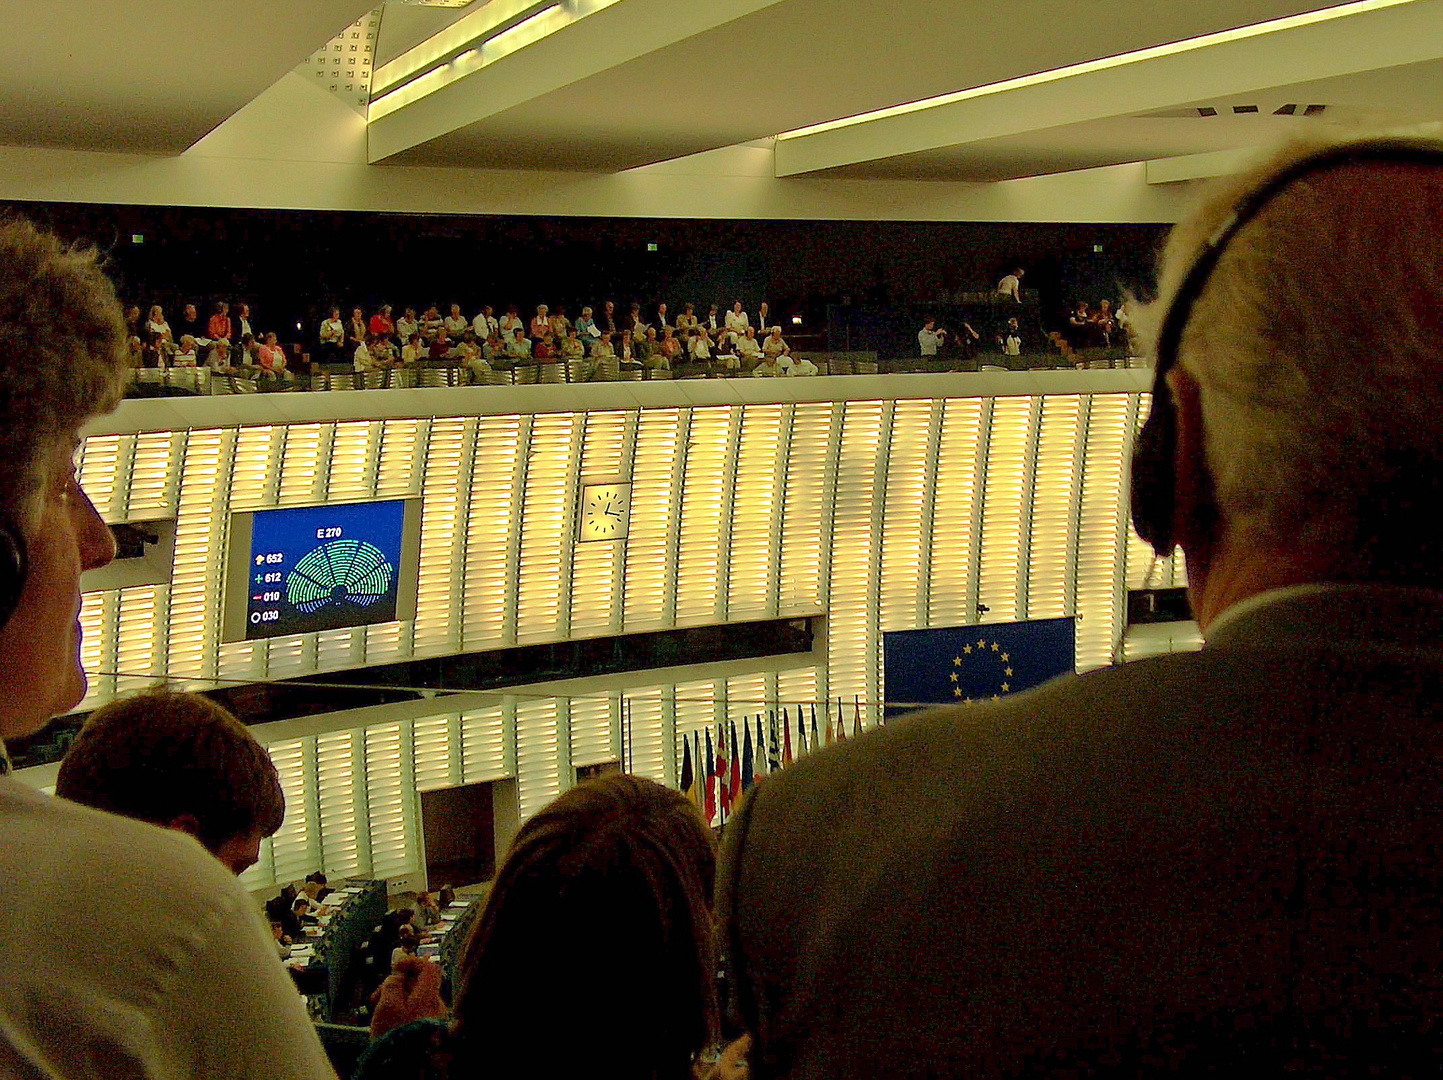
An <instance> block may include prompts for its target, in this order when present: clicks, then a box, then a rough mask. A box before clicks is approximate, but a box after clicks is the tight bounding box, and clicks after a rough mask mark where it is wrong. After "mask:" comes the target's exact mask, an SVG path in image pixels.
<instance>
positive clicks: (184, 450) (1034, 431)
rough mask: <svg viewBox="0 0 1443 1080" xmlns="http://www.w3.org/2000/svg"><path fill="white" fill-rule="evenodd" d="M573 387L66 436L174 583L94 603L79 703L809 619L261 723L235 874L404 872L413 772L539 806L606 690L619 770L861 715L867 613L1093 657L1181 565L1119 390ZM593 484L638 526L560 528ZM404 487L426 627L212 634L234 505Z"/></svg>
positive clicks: (878, 678) (602, 721)
mask: <svg viewBox="0 0 1443 1080" xmlns="http://www.w3.org/2000/svg"><path fill="white" fill-rule="evenodd" d="M1079 378H1080V377H1079ZM839 385H841V384H840V383H839ZM847 385H850V383H849V384H847ZM888 385H893V386H904V385H909V384H906V383H904V382H898V383H890V384H888ZM1029 385H1031V384H1030V383H1029ZM867 387H868V388H869V389H871V390H873V391H874V392H875V389H876V384H875V383H869V384H867ZM779 389H780V391H785V390H786V389H787V386H786V384H785V383H783V384H782V385H781V386H780V388H779ZM578 393H579V391H578ZM782 396H783V397H785V393H783V394H782ZM463 397H464V396H463V395H455V400H458V401H459V400H462V399H463ZM385 400H394V399H389V398H388V399H385ZM447 400H448V401H450V400H452V398H447ZM465 400H471V399H469V398H465ZM475 400H478V401H479V400H481V399H480V398H477V399H475ZM577 400H584V398H580V399H578V398H576V397H575V396H573V398H572V399H569V400H568V404H570V405H572V406H573V410H572V411H567V412H560V413H536V414H527V413H518V412H507V413H495V414H487V413H479V414H476V415H469V414H468V415H451V414H447V415H440V416H434V417H420V418H387V419H351V418H345V419H339V420H327V421H315V422H306V423H290V424H286V423H266V424H237V425H234V426H223V425H222V426H216V425H215V424H210V425H209V426H207V425H205V424H195V425H193V426H192V427H189V428H177V429H176V430H173V431H172V430H165V431H156V430H140V431H134V432H121V433H119V434H115V433H109V434H99V435H96V436H93V437H91V438H90V439H88V440H87V441H86V442H85V445H84V446H83V448H82V452H81V454H80V457H79V468H80V473H81V476H82V481H83V482H84V483H85V484H86V485H87V486H88V488H89V489H90V491H91V493H92V494H93V495H95V496H96V498H97V503H98V505H99V506H100V507H101V509H102V512H103V513H104V514H105V516H106V517H107V519H108V520H111V521H120V520H126V519H131V520H163V519H166V518H168V517H173V518H174V519H175V524H174V528H175V553H174V558H173V562H172V566H171V574H170V579H169V581H167V582H157V583H153V584H144V585H128V586H127V587H125V588H123V589H119V588H118V589H111V590H108V591H104V592H91V593H87V594H86V596H85V598H84V604H83V607H82V611H81V616H80V619H81V624H82V629H83V632H84V641H83V643H82V656H83V659H84V662H85V664H86V666H87V668H88V670H89V671H90V672H91V673H92V678H91V689H90V693H89V694H88V696H87V698H86V701H85V707H87V708H88V707H93V706H94V705H96V704H99V703H100V702H102V701H104V700H107V699H109V698H110V697H113V696H114V695H115V694H116V693H118V692H122V691H124V690H126V689H130V688H135V687H140V686H144V685H148V684H149V683H150V682H152V681H155V680H157V679H160V678H166V677H168V678H170V679H171V680H172V681H173V682H175V683H177V684H179V685H182V686H192V687H203V686H211V685H215V682H214V680H216V679H217V678H219V679H222V680H229V681H239V682H247V681H254V680H264V679H268V678H277V677H289V676H298V675H314V674H324V673H327V672H339V671H345V670H347V669H354V668H358V667H362V666H364V665H369V664H379V663H387V662H391V661H393V660H398V659H405V658H408V657H411V656H417V657H425V656H439V655H445V654H449V653H456V652H465V651H476V650H484V649H493V648H504V647H507V646H510V645H514V644H518V643H529V642H546V641H557V640H563V639H565V638H566V637H569V636H597V635H608V634H613V633H617V632H635V631H643V630H654V629H662V628H667V627H671V626H675V625H679V624H680V625H707V624H711V623H717V622H724V621H729V620H730V621H743V620H750V619H756V618H768V617H774V616H776V615H786V614H788V613H789V612H800V613H808V614H820V615H822V616H823V618H822V619H821V620H819V621H818V622H817V623H816V624H814V625H815V628H816V630H817V633H818V641H817V646H816V655H815V658H807V659H806V662H805V663H804V664H803V666H801V667H798V668H796V669H788V670H783V671H780V672H766V671H761V670H757V671H755V672H751V673H745V674H737V673H735V672H728V673H727V675H726V676H725V677H721V676H718V677H714V678H703V679H700V680H697V679H693V680H691V681H689V682H687V683H684V684H683V685H682V686H673V685H671V684H666V683H661V682H658V681H657V679H656V676H655V675H652V676H650V681H648V682H646V683H644V684H643V685H640V686H637V687H628V688H626V689H625V690H613V691H612V692H610V693H609V694H601V695H599V696H597V695H593V696H583V697H577V698H571V699H568V698H564V697H546V698H527V697H524V696H522V695H521V694H519V693H518V694H517V695H516V696H515V697H514V699H511V701H510V703H508V704H505V705H503V704H499V703H498V704H495V705H488V706H486V707H484V708H477V709H470V710H467V711H461V710H457V711H454V712H437V713H428V714H426V716H424V717H422V718H420V719H416V720H407V721H404V722H401V723H397V722H396V721H394V720H390V721H388V722H381V723H376V724H373V725H372V726H370V727H367V728H364V729H358V730H357V731H355V732H350V731H347V732H336V733H331V734H327V735H323V736H309V737H307V738H305V739H302V740H300V741H297V740H295V739H294V738H289V737H287V738H279V741H278V742H277V743H276V747H275V752H276V754H277V755H278V760H279V761H280V762H284V770H283V772H284V775H285V777H286V783H287V785H288V787H287V795H288V798H290V797H291V796H292V795H293V796H294V805H293V807H292V809H291V812H290V813H288V817H287V823H286V826H285V828H284V829H283V830H282V832H281V833H280V834H278V837H277V839H276V841H275V842H274V843H271V844H268V845H267V847H266V854H265V858H264V859H263V865H261V866H259V867H257V868H256V870H254V871H253V872H252V873H251V874H250V875H248V881H262V882H264V881H268V880H273V879H274V877H275V876H276V875H280V876H281V877H285V876H286V875H288V874H290V873H291V871H292V870H295V871H297V873H298V874H299V873H304V872H306V871H308V870H312V869H316V868H317V865H322V864H324V865H325V866H326V868H327V869H330V870H333V871H337V872H351V871H356V872H365V873H369V872H377V873H383V874H390V873H405V872H409V870H410V869H412V868H413V867H414V862H415V857H416V850H415V849H416V845H415V828H416V824H415V821H414V820H413V819H414V816H415V811H414V798H415V792H416V790H417V788H418V786H425V787H434V786H439V785H444V784H449V783H457V782H462V781H465V782H475V781H480V780H490V779H502V778H515V779H516V781H517V785H518V796H519V798H520V801H521V804H522V806H523V815H524V814H529V813H531V812H534V810H535V809H536V808H538V807H539V806H541V805H544V803H545V801H546V800H547V799H549V798H551V797H552V796H554V795H555V794H556V793H557V792H559V791H561V790H564V789H565V788H566V787H568V786H569V785H570V783H571V782H572V769H574V768H575V767H576V766H578V765H584V764H590V763H595V762H599V761H605V760H610V759H611V758H612V757H613V756H614V755H615V753H616V748H617V747H618V746H620V745H621V743H622V740H623V725H622V701H623V699H624V701H625V703H626V704H627V705H629V707H630V712H629V718H628V723H627V725H626V735H625V741H626V747H625V752H626V755H627V759H628V762H629V764H630V765H631V766H632V767H633V768H634V769H635V770H636V771H638V772H640V773H641V774H643V775H647V776H651V777H654V778H656V779H658V780H661V781H666V782H675V779H676V778H677V776H678V775H679V769H680V756H679V751H680V746H681V744H680V741H679V739H678V733H685V732H689V731H697V730H701V729H702V728H703V727H709V728H710V729H711V730H712V731H713V734H714V732H715V723H716V721H717V720H719V719H726V720H728V722H729V721H730V720H731V719H732V718H733V717H735V718H736V719H737V720H738V721H741V720H742V719H743V718H746V717H754V716H755V715H756V713H757V712H758V710H761V711H766V710H770V709H774V708H776V707H777V705H778V703H780V704H781V705H782V706H784V707H786V709H787V713H788V717H789V721H790V725H791V727H792V729H793V736H794V742H795V721H796V715H795V707H796V705H797V704H798V703H800V704H801V705H802V706H803V711H804V716H805V717H806V718H807V721H808V728H809V729H810V703H811V702H812V701H814V700H815V701H823V702H827V701H829V702H830V703H831V705H830V708H827V706H825V705H824V706H823V707H824V708H827V711H828V712H830V713H831V714H832V715H833V716H834V715H835V708H836V706H835V702H836V700H837V699H838V698H841V699H842V700H843V701H844V702H845V711H846V715H847V719H848V730H849V732H850V729H851V723H852V709H853V704H852V703H853V700H854V699H856V700H858V701H860V702H861V703H862V707H863V716H864V722H865V724H866V725H867V726H870V725H871V724H873V723H875V722H876V719H877V717H878V715H879V712H878V705H879V701H878V699H879V698H880V694H881V686H882V671H881V656H880V651H881V650H880V642H881V634H882V633H883V632H884V631H885V630H889V629H908V628H915V627H924V626H947V625H956V624H966V623H971V622H978V621H988V622H990V621H1000V620H1006V619H1012V618H1022V617H1028V616H1031V617H1041V616H1052V615H1058V614H1074V613H1076V614H1078V615H1080V616H1081V622H1080V623H1079V625H1078V649H1077V662H1078V666H1079V667H1080V668H1082V669H1084V670H1085V669H1088V668H1091V667H1095V666H1098V665H1100V664H1105V663H1107V662H1108V661H1109V659H1110V657H1111V656H1112V653H1113V650H1114V649H1115V648H1117V643H1118V642H1119V641H1120V640H1121V632H1122V626H1123V620H1124V615H1125V587H1126V586H1127V585H1129V584H1130V585H1132V586H1133V587H1137V586H1138V585H1140V584H1142V582H1143V581H1144V580H1147V581H1148V582H1149V583H1150V584H1152V585H1171V584H1182V583H1183V580H1184V579H1183V574H1182V567H1181V563H1180V561H1178V562H1176V563H1175V562H1174V561H1173V560H1163V561H1161V562H1159V563H1157V564H1156V565H1155V566H1154V560H1152V559H1151V558H1150V554H1149V552H1148V551H1147V550H1146V548H1145V546H1143V545H1141V544H1140V542H1138V541H1137V540H1136V538H1135V537H1134V536H1133V534H1132V533H1131V530H1130V529H1128V528H1127V527H1126V525H1125V522H1126V510H1125V508H1126V500H1127V492H1126V484H1125V479H1126V452H1127V446H1128V443H1129V440H1130V438H1131V433H1132V432H1133V431H1134V430H1135V429H1136V427H1137V425H1138V424H1139V423H1140V421H1141V419H1142V417H1143V416H1144V415H1145V411H1146V394H1145V393H1144V392H1142V391H1141V390H1138V389H1129V390H1124V391H1111V392H1106V393H1103V392H1092V391H1087V390H1082V391H1079V390H1078V389H1077V388H1076V387H1074V388H1072V389H1071V390H1069V391H1068V392H1066V393H1062V392H1058V393H1047V394H1038V393H1033V392H1030V391H1029V393H1027V394H1018V395H1014V396H1006V395H1003V396H979V397H971V398H968V397H944V396H917V397H913V398H905V397H903V398H898V399H895V400H891V399H887V400H882V399H878V398H876V397H875V396H863V395H862V394H860V393H859V394H858V396H857V397H856V398H854V399H843V400H836V401H820V402H807V401H795V402H793V401H775V400H772V401H760V402H756V403H743V402H740V401H735V402H731V403H723V404H718V403H716V401H717V398H716V397H715V396H712V397H710V398H709V399H708V398H706V397H705V395H703V398H701V399H698V400H705V401H707V403H705V404H695V403H690V404H663V405H655V406H652V405H647V406H641V405H636V406H631V407H619V406H618V405H616V404H615V402H616V400H617V399H616V398H612V399H611V402H612V403H611V404H610V405H608V407H607V408H605V409H597V410H594V411H590V412H587V411H584V410H578V409H576V408H574V406H575V405H576V402H577ZM678 400H682V401H685V400H686V395H685V394H682V393H681V392H680V389H679V390H678ZM184 404H185V403H181V406H177V407H178V408H179V407H183V406H184ZM121 415H124V414H121ZM602 479H605V480H611V479H619V480H622V481H629V482H630V483H631V485H632V502H631V523H630V535H629V537H628V539H627V540H626V541H625V542H617V543H598V544H590V545H586V544H578V543H576V541H575V522H576V514H577V500H578V498H579V492H580V487H581V485H582V484H584V483H587V482H594V481H597V480H602ZM404 496H420V497H421V498H422V500H423V507H422V530H423V547H424V552H423V560H422V567H421V581H420V595H419V597H418V618H417V619H416V620H414V621H413V622H400V623H391V624H382V625H378V626H370V627H366V628H364V629H356V630H341V631H329V632H326V633H322V634H310V635H299V636H292V637H288V638H287V637H282V638H276V639H272V640H270V641H268V642H266V641H263V642H256V643H244V642H242V643H232V644H228V645H225V646H221V645H220V644H219V634H220V625H219V624H220V603H221V596H220V587H221V586H220V583H221V581H222V580H223V576H224V574H223V571H224V568H225V553H226V543H227V530H228V523H229V520H230V515H231V514H232V513H233V512H235V511H237V510H255V509H264V508H268V507H273V506H280V505H302V504H305V503H312V502H322V501H325V500H327V499H334V500H344V501H351V500H356V499H367V498H395V497H404ZM979 604H980V605H983V606H985V607H986V608H987V609H988V610H986V611H979V610H978V605H979ZM436 704H440V702H439V701H438V702H437V703H436ZM819 720H820V721H822V724H821V726H822V727H823V729H824V728H825V722H824V715H820V716H819ZM728 730H730V728H729V726H728ZM738 730H739V731H740V723H739V725H738ZM748 730H750V731H753V733H754V731H755V726H754V723H753V724H749V725H748ZM754 750H757V752H758V755H759V756H760V751H759V749H758V748H754Z"/></svg>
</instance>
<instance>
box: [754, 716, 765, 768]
mask: <svg viewBox="0 0 1443 1080" xmlns="http://www.w3.org/2000/svg"><path fill="white" fill-rule="evenodd" d="M756 764H757V769H756V774H757V776H762V775H764V774H765V773H766V771H767V740H766V737H765V735H764V734H763V732H762V714H761V713H757V758H756Z"/></svg>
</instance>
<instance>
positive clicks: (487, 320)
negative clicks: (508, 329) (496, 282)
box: [471, 304, 501, 341]
mask: <svg viewBox="0 0 1443 1080" xmlns="http://www.w3.org/2000/svg"><path fill="white" fill-rule="evenodd" d="M471 329H472V331H473V332H474V333H475V335H476V340H477V341H485V340H486V339H487V338H489V337H490V336H491V335H492V334H494V333H496V331H497V330H499V329H501V326H500V324H499V323H497V321H496V316H494V315H492V314H491V305H490V304H486V305H485V306H483V307H482V308H481V313H480V314H479V315H477V316H476V318H475V319H473V320H472V321H471Z"/></svg>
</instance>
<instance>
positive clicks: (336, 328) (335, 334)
mask: <svg viewBox="0 0 1443 1080" xmlns="http://www.w3.org/2000/svg"><path fill="white" fill-rule="evenodd" d="M318 336H319V338H320V342H321V357H322V359H325V360H336V359H337V358H339V357H340V355H341V343H342V342H343V341H344V340H345V338H346V324H345V323H343V322H341V309H340V308H338V307H333V308H331V310H330V313H329V314H328V315H327V316H326V317H325V318H324V319H322V320H321V331H320V334H319V335H318Z"/></svg>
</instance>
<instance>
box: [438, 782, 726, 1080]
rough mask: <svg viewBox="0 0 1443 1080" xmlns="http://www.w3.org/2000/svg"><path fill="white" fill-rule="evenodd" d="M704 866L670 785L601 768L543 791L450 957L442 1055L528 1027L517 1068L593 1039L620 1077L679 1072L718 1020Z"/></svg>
mask: <svg viewBox="0 0 1443 1080" xmlns="http://www.w3.org/2000/svg"><path fill="white" fill-rule="evenodd" d="M715 875H716V852H715V848H714V845H713V843H712V838H711V833H710V831H709V830H708V829H707V828H706V826H705V824H704V823H703V822H702V820H701V815H700V814H698V813H697V810H696V808H695V807H694V806H693V805H692V804H691V803H690V802H688V801H687V800H686V798H685V797H684V796H682V795H681V793H680V792H676V791H672V790H670V789H668V788H664V787H662V786H660V785H659V784H655V783H653V782H652V781H650V780H643V779H641V778H639V777H635V776H628V775H626V774H623V773H612V774H609V775H606V776H602V777H598V778H596V779H594V780H589V781H587V782H585V783H583V784H580V785H578V786H577V787H575V788H573V789H572V790H570V791H568V792H566V793H565V794H564V795H562V796H561V797H560V798H558V799H557V800H556V801H554V802H553V803H551V805H549V806H547V807H546V808H545V809H544V810H542V811H541V812H540V813H538V814H537V815H536V816H535V817H533V818H532V819H531V820H530V821H528V822H527V823H526V824H525V826H523V827H522V829H521V831H520V832H519V833H518V834H517V836H516V840H515V842H514V843H513V844H512V845H511V850H510V852H509V853H508V854H507V856H506V860H505V862H504V864H503V865H502V867H501V870H500V873H499V874H498V875H497V877H496V883H495V885H494V886H493V888H492V890H491V895H490V897H489V898H488V900H487V902H486V907H485V909H484V910H483V911H482V913H481V916H480V918H479V919H478V920H477V922H476V925H475V927H474V928H473V929H472V932H471V936H470V938H469V940H468V941H467V943H466V947H465V950H464V952H463V954H462V957H461V962H460V964H459V965H458V968H457V971H458V979H457V981H458V984H459V991H458V993H457V997H456V1009H455V1035H456V1051H457V1055H458V1064H461V1063H463V1062H468V1061H472V1060H474V1061H476V1062H477V1063H478V1065H479V1063H482V1062H485V1061H486V1060H494V1055H495V1052H496V1050H497V1048H498V1047H501V1046H504V1045H517V1040H518V1039H526V1038H527V1037H528V1033H530V1032H533V1031H544V1033H545V1037H544V1039H543V1040H541V1041H540V1042H536V1043H533V1044H532V1045H534V1046H535V1047H536V1048H537V1049H536V1052H537V1053H544V1054H546V1056H547V1060H546V1061H535V1062H533V1067H532V1068H531V1069H530V1070H529V1071H531V1072H532V1073H533V1075H534V1074H546V1073H550V1072H561V1071H563V1070H565V1071H567V1072H570V1071H571V1070H572V1069H574V1068H575V1066H576V1063H577V1062H579V1061H581V1060H584V1059H586V1058H591V1057H594V1056H595V1055H596V1054H598V1053H604V1054H606V1055H607V1056H608V1057H609V1058H613V1059H614V1060H616V1061H618V1062H620V1063H622V1066H621V1067H622V1070H623V1071H624V1072H625V1073H626V1074H627V1075H628V1076H635V1077H651V1078H676V1080H687V1078H689V1077H690V1076H691V1066H692V1060H693V1058H694V1056H695V1055H696V1054H697V1052H698V1051H700V1050H702V1049H703V1048H705V1047H706V1046H707V1045H709V1044H710V1043H713V1042H715V1041H716V1039H717V1038H718V1034H719V1027H720V1024H719V1017H718V1006H717V995H716V959H715V948H714V943H713V934H712V915H711V895H712V886H713V883H714V879H715ZM455 1075H457V1076H465V1075H469V1073H468V1071H467V1068H462V1069H461V1070H460V1071H458V1072H457V1073H456V1074H455Z"/></svg>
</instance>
